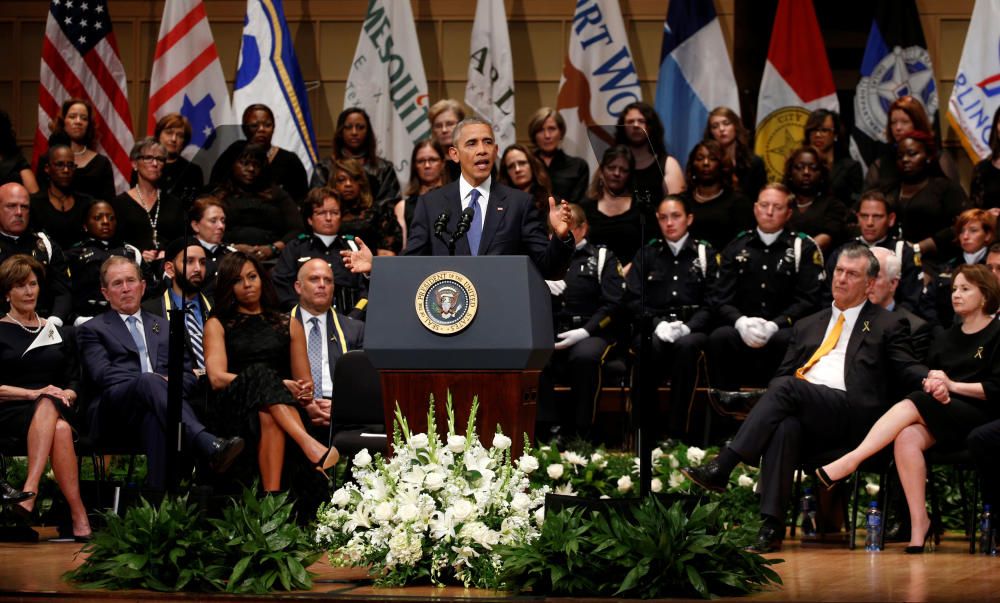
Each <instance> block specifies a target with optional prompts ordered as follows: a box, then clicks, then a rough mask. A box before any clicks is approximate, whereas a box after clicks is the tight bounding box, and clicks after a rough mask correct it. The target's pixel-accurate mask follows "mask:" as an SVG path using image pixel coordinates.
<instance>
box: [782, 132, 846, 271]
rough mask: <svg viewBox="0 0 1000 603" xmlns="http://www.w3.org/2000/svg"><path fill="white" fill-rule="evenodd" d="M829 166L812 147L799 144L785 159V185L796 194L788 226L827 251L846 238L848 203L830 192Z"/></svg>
mask: <svg viewBox="0 0 1000 603" xmlns="http://www.w3.org/2000/svg"><path fill="white" fill-rule="evenodd" d="M829 185H830V170H829V168H827V166H826V163H825V162H824V161H823V160H822V158H820V155H819V153H818V152H817V151H816V149H814V148H812V147H800V148H798V149H795V150H794V151H792V152H791V154H790V155H789V156H788V159H787V160H786V161H785V186H787V187H788V189H789V190H791V191H792V194H793V195H795V199H794V206H793V207H792V217H791V219H789V220H788V224H787V227H788V228H791V229H792V230H797V231H798V232H804V233H806V234H807V235H809V236H811V237H812V238H813V240H815V241H816V245H817V246H818V247H819V248H820V250H822V251H823V253H829V252H830V250H831V249H835V248H836V247H837V246H839V245H840V244H841V243H842V242H843V241H844V239H845V238H846V231H847V216H848V211H847V206H845V205H844V204H843V203H841V202H840V200H839V199H835V198H833V197H831V196H830V195H829Z"/></svg>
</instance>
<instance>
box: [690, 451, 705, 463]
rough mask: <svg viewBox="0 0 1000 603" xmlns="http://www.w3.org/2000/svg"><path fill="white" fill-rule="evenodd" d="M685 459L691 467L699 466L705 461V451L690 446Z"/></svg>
mask: <svg viewBox="0 0 1000 603" xmlns="http://www.w3.org/2000/svg"><path fill="white" fill-rule="evenodd" d="M687 457H688V461H690V462H691V464H692V465H700V464H701V462H702V461H703V460H704V459H705V451H704V450H702V449H701V448H698V447H697V446H692V447H690V448H688V453H687Z"/></svg>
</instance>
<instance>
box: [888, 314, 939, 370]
mask: <svg viewBox="0 0 1000 603" xmlns="http://www.w3.org/2000/svg"><path fill="white" fill-rule="evenodd" d="M892 311H893V312H894V313H895V314H898V315H900V316H902V317H903V318H905V319H906V322H907V323H908V324H909V325H910V347H912V348H913V357H914V358H916V359H917V361H919V362H924V361H925V360H926V359H927V352H928V350H930V347H931V332H932V331H933V329H934V324H933V323H929V322H927V321H926V320H924V319H923V318H920V317H919V316H917V315H916V314H914V313H913V312H910V311H909V310H907V309H906V308H904V307H903V306H901V305H899V304H896V307H895V308H893V309H892Z"/></svg>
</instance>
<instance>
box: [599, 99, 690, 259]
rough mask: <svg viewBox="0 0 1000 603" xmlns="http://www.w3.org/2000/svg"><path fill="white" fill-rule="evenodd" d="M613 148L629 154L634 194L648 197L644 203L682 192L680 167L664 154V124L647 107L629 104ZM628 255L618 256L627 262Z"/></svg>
mask: <svg viewBox="0 0 1000 603" xmlns="http://www.w3.org/2000/svg"><path fill="white" fill-rule="evenodd" d="M615 144H620V145H625V146H626V147H628V149H629V151H631V152H632V157H633V164H634V166H635V167H634V168H633V169H632V185H633V186H634V188H633V190H635V191H638V192H639V193H641V194H643V195H648V196H649V199H648V200H647V201H646V202H648V203H649V204H650V205H652V206H656V205H657V204H658V203H659V202H660V201H662V200H663V197H664V196H666V195H676V194H679V193H681V192H683V191H684V172H683V171H682V170H681V164H679V163H677V160H676V159H674V158H673V157H671V156H670V155H669V154H668V153H667V146H666V144H665V143H664V142H663V122H662V121H660V116H659V115H657V114H656V110H655V109H653V107H652V106H651V105H650V104H649V103H644V102H642V101H636V102H634V103H629V104H628V105H626V106H625V109H624V110H623V111H622V112H621V114H620V115H619V116H618V127H616V128H615ZM632 255H633V254H630V255H619V256H618V257H620V258H625V257H627V258H630V257H632Z"/></svg>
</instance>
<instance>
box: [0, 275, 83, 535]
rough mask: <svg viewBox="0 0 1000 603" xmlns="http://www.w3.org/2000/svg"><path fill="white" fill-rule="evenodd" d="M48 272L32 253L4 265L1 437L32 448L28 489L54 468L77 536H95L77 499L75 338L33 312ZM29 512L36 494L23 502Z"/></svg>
mask: <svg viewBox="0 0 1000 603" xmlns="http://www.w3.org/2000/svg"><path fill="white" fill-rule="evenodd" d="M44 271H45V269H44V268H43V267H42V265H41V264H40V263H38V262H37V261H36V260H35V259H34V258H31V257H29V256H26V255H13V256H11V257H9V258H8V259H7V260H5V261H4V262H3V264H0V295H3V297H4V299H6V300H7V305H8V307H9V310H8V311H7V314H5V315H4V316H3V318H0V384H2V385H0V435H3V436H4V437H13V438H18V439H23V440H24V441H25V442H26V443H27V447H28V475H27V477H26V478H25V480H24V491H25V492H38V483H39V481H40V480H41V477H42V473H44V472H45V465H46V464H47V463H48V461H49V460H50V459H51V461H52V472H53V473H54V474H55V478H56V483H57V484H59V489H60V490H61V491H62V493H63V496H65V497H66V502H67V503H68V504H69V510H70V515H71V516H72V519H73V536H74V537H75V538H76V539H77V540H79V541H86V540H89V539H90V522H89V521H88V520H87V510H86V509H85V508H84V506H83V501H82V500H81V499H80V482H79V478H78V474H77V464H76V450H75V449H74V448H73V428H72V427H71V426H70V424H69V422H68V421H67V420H66V418H65V417H67V416H68V413H69V412H71V409H72V408H73V406H74V405H75V404H76V400H77V390H79V385H78V382H79V378H80V376H79V365H78V364H77V357H76V345H75V344H74V340H73V336H72V335H69V334H68V333H67V332H66V331H65V330H63V329H62V328H61V327H57V326H55V324H53V323H47V322H46V321H45V320H43V319H42V317H41V316H39V315H38V313H37V312H35V304H36V302H37V301H38V283H39V282H40V281H41V280H42V279H43V278H44V277H43V274H44ZM19 505H20V511H19V512H20V513H22V514H24V515H28V514H30V513H31V511H32V510H33V509H34V508H35V499H34V498H29V499H28V500H25V501H22V502H21V503H19Z"/></svg>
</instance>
